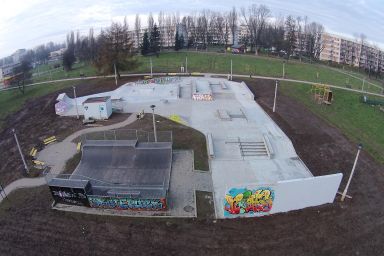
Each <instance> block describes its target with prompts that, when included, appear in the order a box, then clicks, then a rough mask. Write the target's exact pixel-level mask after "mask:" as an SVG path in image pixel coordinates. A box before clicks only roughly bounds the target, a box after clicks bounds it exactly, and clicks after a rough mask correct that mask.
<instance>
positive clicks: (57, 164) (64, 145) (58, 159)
mask: <svg viewBox="0 0 384 256" xmlns="http://www.w3.org/2000/svg"><path fill="white" fill-rule="evenodd" d="M134 121H136V115H134V114H133V115H130V116H129V117H128V118H127V119H126V120H124V121H123V122H120V123H116V124H112V125H108V126H100V127H92V128H86V129H83V130H80V131H77V132H75V133H73V134H71V135H69V136H68V137H67V138H65V139H64V140H63V141H61V142H58V143H54V144H51V145H48V146H47V147H45V148H44V149H43V150H42V151H40V152H39V154H38V158H37V159H38V160H39V161H43V162H45V163H46V164H47V166H49V167H50V168H51V169H50V171H51V173H52V174H60V173H61V172H62V171H63V170H64V167H65V163H66V162H67V161H68V160H69V159H71V158H72V157H73V156H74V155H75V154H76V152H77V150H76V143H74V142H72V141H73V140H74V139H76V138H77V137H79V136H81V135H84V134H87V133H91V132H99V131H107V130H114V129H119V128H122V127H125V126H127V125H129V124H131V123H133V122H134ZM44 184H46V180H45V178H44V177H39V178H22V179H18V180H15V181H14V182H12V183H10V184H9V185H8V186H6V187H5V188H4V192H5V194H7V195H9V194H10V193H11V192H12V191H14V190H16V189H19V188H33V187H38V186H41V185H44ZM2 200H3V198H0V203H1V202H2Z"/></svg>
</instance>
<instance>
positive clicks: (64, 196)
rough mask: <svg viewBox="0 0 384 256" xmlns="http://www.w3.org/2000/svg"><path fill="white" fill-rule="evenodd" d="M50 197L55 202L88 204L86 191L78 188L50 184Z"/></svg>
mask: <svg viewBox="0 0 384 256" xmlns="http://www.w3.org/2000/svg"><path fill="white" fill-rule="evenodd" d="M49 189H50V190H51V193H52V197H53V199H54V200H55V202H56V203H64V204H72V205H80V206H89V203H88V198H87V194H86V191H85V190H84V189H80V188H66V187H54V186H50V187H49Z"/></svg>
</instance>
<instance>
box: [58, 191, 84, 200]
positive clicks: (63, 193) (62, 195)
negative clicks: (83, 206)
mask: <svg viewBox="0 0 384 256" xmlns="http://www.w3.org/2000/svg"><path fill="white" fill-rule="evenodd" d="M52 195H53V196H57V197H60V198H79V199H85V198H87V196H86V195H85V194H82V193H72V192H68V191H61V190H53V191H52Z"/></svg>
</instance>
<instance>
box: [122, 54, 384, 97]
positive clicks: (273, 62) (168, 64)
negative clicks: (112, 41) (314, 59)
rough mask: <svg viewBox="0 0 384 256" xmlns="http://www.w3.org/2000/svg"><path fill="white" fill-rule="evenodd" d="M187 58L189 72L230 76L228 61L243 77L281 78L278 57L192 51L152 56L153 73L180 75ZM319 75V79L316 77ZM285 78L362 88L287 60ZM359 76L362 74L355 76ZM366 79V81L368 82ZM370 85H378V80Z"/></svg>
mask: <svg viewBox="0 0 384 256" xmlns="http://www.w3.org/2000/svg"><path fill="white" fill-rule="evenodd" d="M186 57H188V72H212V73H224V74H225V73H230V63H231V59H232V61H233V73H234V74H243V75H249V74H252V75H260V76H270V77H276V78H280V77H282V75H283V60H282V59H277V58H267V57H255V56H249V55H246V56H245V55H232V54H227V55H225V54H215V53H193V52H180V53H175V52H169V53H163V54H160V56H159V57H158V58H157V57H155V56H153V57H152V63H153V72H179V71H180V67H181V66H185V59H186ZM138 61H139V64H140V65H139V67H138V68H136V69H134V70H130V71H129V73H135V72H150V57H141V56H140V57H138ZM317 74H319V78H317ZM285 77H286V78H291V79H297V80H305V81H311V82H320V83H326V84H333V85H338V86H343V87H345V86H346V83H347V82H348V84H349V85H350V87H351V88H354V89H361V88H362V85H363V82H362V80H361V79H359V78H353V77H351V76H349V75H347V74H342V73H340V72H338V71H335V70H334V69H332V68H329V67H327V66H323V65H317V64H316V65H312V64H305V63H300V62H297V61H289V62H286V63H285ZM357 77H361V74H357ZM367 80H368V79H367ZM371 82H373V83H375V84H376V85H378V86H380V85H379V83H378V82H377V81H373V80H371ZM364 90H367V91H370V92H375V93H380V92H381V91H382V89H381V88H377V87H375V86H373V85H368V84H366V85H365V87H364Z"/></svg>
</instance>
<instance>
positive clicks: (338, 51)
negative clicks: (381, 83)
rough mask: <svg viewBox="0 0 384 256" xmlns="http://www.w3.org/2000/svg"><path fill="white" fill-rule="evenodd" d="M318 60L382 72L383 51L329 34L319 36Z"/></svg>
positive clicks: (383, 67)
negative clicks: (319, 49) (319, 50)
mask: <svg viewBox="0 0 384 256" xmlns="http://www.w3.org/2000/svg"><path fill="white" fill-rule="evenodd" d="M320 60H324V61H332V62H336V63H341V64H347V65H351V66H354V67H358V68H363V69H367V70H371V71H374V72H378V71H379V72H384V51H382V50H380V49H379V48H378V47H374V46H371V45H369V44H367V43H361V42H359V41H357V40H350V39H347V38H344V37H341V36H338V35H333V34H329V33H323V34H322V35H321V53H320Z"/></svg>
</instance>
